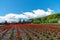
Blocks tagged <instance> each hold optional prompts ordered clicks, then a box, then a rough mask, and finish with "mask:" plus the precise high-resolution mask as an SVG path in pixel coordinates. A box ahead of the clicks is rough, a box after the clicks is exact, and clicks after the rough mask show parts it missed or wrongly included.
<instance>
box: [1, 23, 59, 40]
mask: <svg viewBox="0 0 60 40" xmlns="http://www.w3.org/2000/svg"><path fill="white" fill-rule="evenodd" d="M0 30H1V31H0V39H1V40H4V39H6V40H60V25H59V26H57V25H47V24H46V25H44V24H28V25H27V24H11V25H6V26H4V27H1V28H0Z"/></svg>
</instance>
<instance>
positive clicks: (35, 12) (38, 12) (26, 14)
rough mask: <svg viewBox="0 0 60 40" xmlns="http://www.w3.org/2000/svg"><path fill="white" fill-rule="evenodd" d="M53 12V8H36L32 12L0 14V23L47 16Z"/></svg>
mask: <svg viewBox="0 0 60 40" xmlns="http://www.w3.org/2000/svg"><path fill="white" fill-rule="evenodd" d="M52 13H53V10H51V9H49V8H48V10H47V11H45V10H41V9H37V10H33V11H32V12H24V13H22V14H14V13H9V14H7V15H5V16H0V23H2V22H5V20H6V21H7V22H10V23H11V22H18V21H19V19H21V18H22V19H29V18H37V17H43V16H48V15H50V14H52Z"/></svg>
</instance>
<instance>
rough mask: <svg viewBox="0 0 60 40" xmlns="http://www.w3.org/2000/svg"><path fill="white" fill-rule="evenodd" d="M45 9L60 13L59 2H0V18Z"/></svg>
mask: <svg viewBox="0 0 60 40" xmlns="http://www.w3.org/2000/svg"><path fill="white" fill-rule="evenodd" d="M47 8H50V9H52V10H54V11H55V12H60V0H0V16H3V15H6V14H8V13H16V14H20V13H22V12H28V11H32V10H36V9H43V10H47Z"/></svg>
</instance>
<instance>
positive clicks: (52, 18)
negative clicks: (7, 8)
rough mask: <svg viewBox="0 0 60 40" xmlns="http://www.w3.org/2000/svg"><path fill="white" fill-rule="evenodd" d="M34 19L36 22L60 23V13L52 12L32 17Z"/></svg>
mask: <svg viewBox="0 0 60 40" xmlns="http://www.w3.org/2000/svg"><path fill="white" fill-rule="evenodd" d="M30 20H33V23H34V24H40V23H60V13H55V14H51V15H49V16H45V17H41V18H34V19H30Z"/></svg>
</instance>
